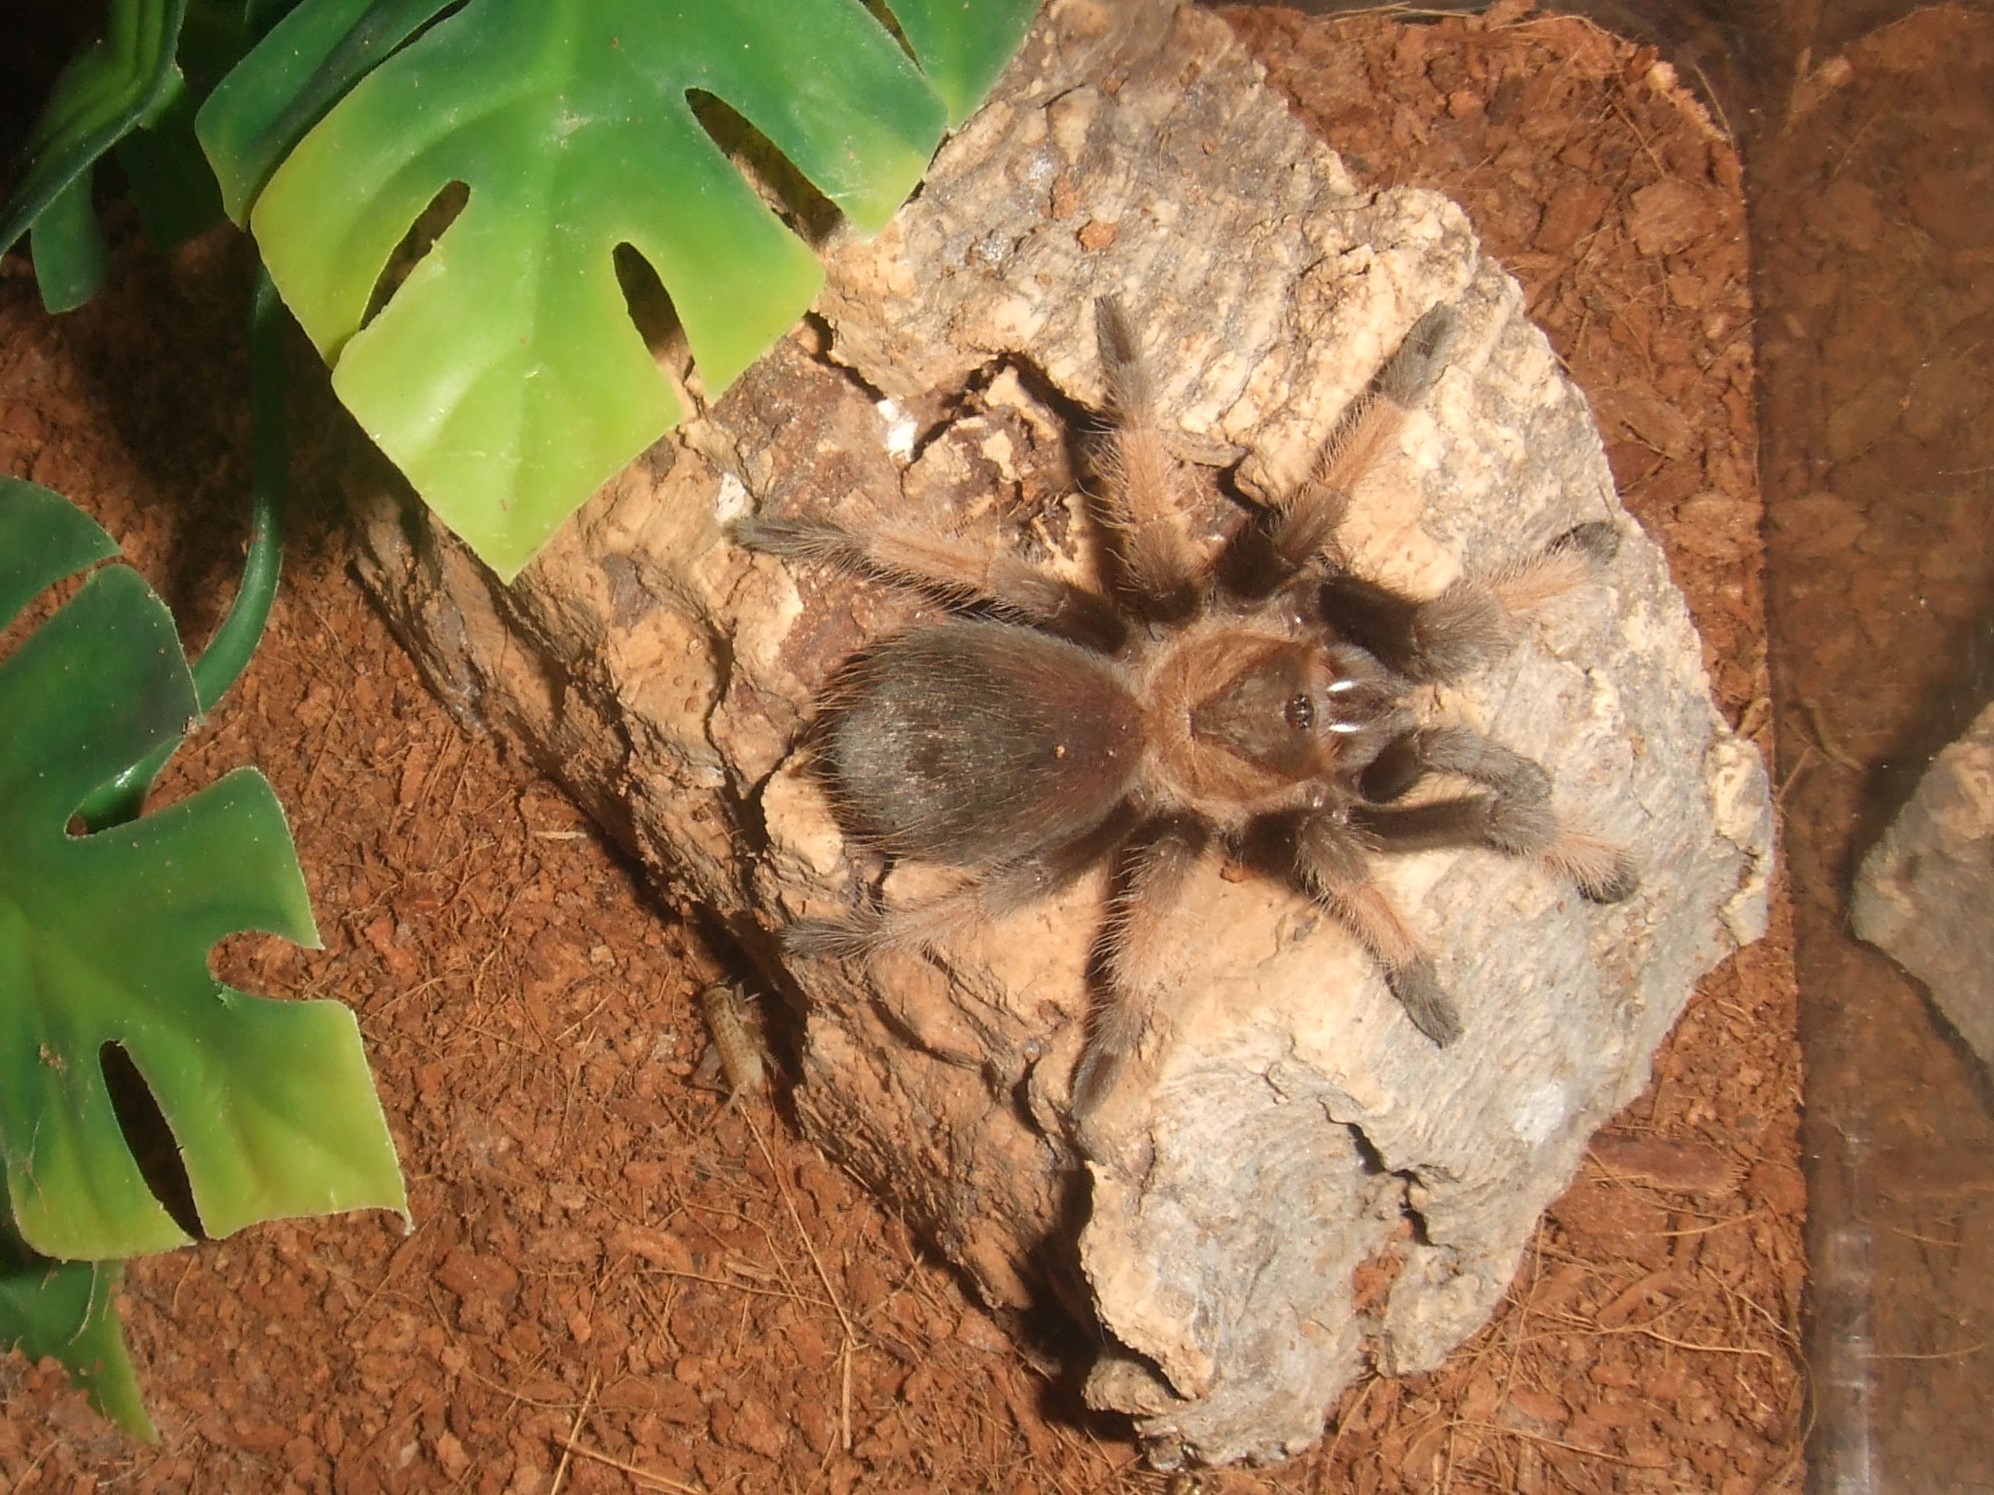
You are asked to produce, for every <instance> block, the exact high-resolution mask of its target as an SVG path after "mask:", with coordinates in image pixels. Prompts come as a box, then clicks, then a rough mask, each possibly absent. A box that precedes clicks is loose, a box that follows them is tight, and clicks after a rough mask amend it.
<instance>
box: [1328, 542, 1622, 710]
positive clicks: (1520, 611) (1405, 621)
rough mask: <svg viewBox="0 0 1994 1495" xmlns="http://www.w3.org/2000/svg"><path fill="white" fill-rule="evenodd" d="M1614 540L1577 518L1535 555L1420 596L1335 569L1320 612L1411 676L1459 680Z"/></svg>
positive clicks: (1601, 558)
mask: <svg viewBox="0 0 1994 1495" xmlns="http://www.w3.org/2000/svg"><path fill="white" fill-rule="evenodd" d="M1619 545H1620V533H1619V531H1618V530H1617V529H1615V528H1614V526H1613V525H1612V523H1611V522H1609V521H1607V520H1595V521H1593V522H1591V523H1588V524H1581V525H1578V526H1576V527H1574V528H1572V529H1569V530H1567V531H1565V533H1564V534H1562V535H1559V536H1558V537H1557V538H1556V539H1555V540H1553V541H1552V542H1551V543H1550V544H1549V545H1546V546H1545V547H1544V548H1543V549H1542V550H1540V551H1539V552H1538V553H1537V554H1536V555H1534V556H1531V557H1529V558H1527V559H1525V560H1523V561H1520V562H1516V563H1514V564H1511V565H1508V566H1504V567H1500V568H1498V569H1496V570H1493V571H1490V572H1488V573H1486V574H1483V575H1480V576H1469V577H1463V578H1461V579H1460V580H1459V581H1456V582H1455V583H1454V584H1453V585H1452V586H1450V587H1448V588H1447V590H1446V591H1444V592H1442V593H1441V594H1440V595H1439V596H1437V597H1432V598H1428V599H1427V600H1425V601H1420V600H1418V599H1416V598H1412V597H1408V596H1406V595H1404V594H1403V593H1401V592H1397V591H1394V590H1393V589H1392V588H1390V587H1387V586H1384V585H1383V584H1381V583H1379V582H1375V581H1369V580H1366V579H1365V578H1364V577H1361V576H1355V575H1352V574H1349V573H1347V572H1345V573H1339V574H1336V575H1333V576H1330V577H1328V578H1326V579H1325V580H1324V582H1323V584H1322V589H1321V593H1320V601H1321V606H1322V613H1323V619H1324V621H1325V622H1327V623H1328V624H1329V625H1330V627H1332V628H1333V629H1335V630H1336V631H1337V632H1338V633H1340V634H1342V635H1343V636H1344V637H1346V638H1348V639H1350V640H1351V641H1352V642H1354V643H1357V644H1361V645H1362V646H1363V647H1364V648H1366V649H1368V650H1369V651H1370V652H1371V653H1373V654H1375V655H1376V656H1377V657H1378V658H1379V660H1381V661H1382V662H1383V663H1384V664H1385V665H1386V666H1387V667H1388V668H1390V669H1393V670H1396V671H1398V672H1399V673H1400V674H1401V675H1404V676H1406V677H1407V678H1409V679H1412V680H1419V681H1434V680H1458V679H1460V678H1461V677H1462V676H1463V675H1466V674H1468V673H1469V672H1470V671H1472V670H1474V669H1476V668H1477V667H1479V666H1481V665H1483V664H1485V663H1487V662H1488V661H1489V660H1491V659H1493V658H1495V657H1496V656H1497V655H1499V654H1500V653H1502V652H1503V651H1504V650H1505V649H1507V648H1509V646H1510V645H1511V644H1512V643H1513V642H1514V641H1515V637H1516V630H1515V620H1516V619H1517V618H1519V617H1522V616H1524V615H1525V614H1527V613H1530V612H1533V611H1535V610H1536V609H1538V608H1540V607H1543V606H1544V605H1545V604H1546V603H1549V602H1551V601H1553V600H1555V599H1556V598H1558V597H1561V596H1563V595H1564V594H1565V593H1566V592H1569V591H1571V590H1572V589H1573V588H1575V587H1578V586H1581V585H1583V584H1584V583H1586V582H1587V581H1590V580H1592V579H1593V578H1594V577H1595V576H1596V575H1597V574H1598V571H1599V568H1600V567H1601V566H1603V565H1604V564H1605V563H1606V562H1607V561H1609V560H1611V559H1612V557H1613V554H1614V552H1615V551H1616V550H1617V549H1618V548H1619Z"/></svg>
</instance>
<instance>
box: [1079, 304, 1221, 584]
mask: <svg viewBox="0 0 1994 1495" xmlns="http://www.w3.org/2000/svg"><path fill="white" fill-rule="evenodd" d="M1094 324H1095V332H1096V335H1097V336H1098V338H1099V340H1100V348H1101V372H1102V374H1103V376H1104V378H1105V379H1106V381H1107V386H1108V411H1107V413H1108V417H1109V419H1110V421H1111V422H1112V425H1111V429H1110V433H1109V440H1108V442H1107V445H1106V447H1105V449H1104V450H1103V452H1102V453H1101V455H1100V456H1099V458H1098V459H1097V461H1096V466H1097V468H1098V469H1099V473H1100V476H1101V478H1102V479H1103V480H1104V486H1103V491H1102V492H1101V494H1100V495H1099V499H1100V504H1101V511H1102V512H1101V517H1102V521H1103V522H1104V524H1105V525H1106V527H1107V529H1108V531H1109V533H1110V536H1111V538H1112V539H1113V541H1114V548H1115V557H1116V559H1117V560H1118V561H1119V562H1120V563H1121V567H1122V570H1123V572H1124V573H1125V576H1124V578H1123V580H1124V583H1125V587H1124V590H1125V591H1126V593H1127V597H1128V603H1129V606H1130V607H1131V608H1133V609H1134V610H1135V611H1136V612H1137V613H1139V614H1141V615H1142V616H1143V617H1145V618H1148V619H1150V620H1151V621H1154V622H1161V623H1176V622H1182V621H1183V620H1184V619H1186V618H1189V617H1190V616H1191V615H1192V614H1193V613H1195V612H1196V611H1197V610H1198V607H1199V605H1200V603H1202V602H1203V600H1204V598H1205V595H1206V592H1207V590H1208V583H1207V580H1206V574H1205V573H1206V568H1205V565H1204V562H1203V561H1202V559H1201V558H1200V557H1199V555H1198V553H1197V552H1196V551H1195V550H1194V549H1193V548H1192V546H1191V542H1190V541H1189V540H1188V539H1187V538H1186V537H1185V534H1184V530H1183V523H1182V516H1183V512H1184V500H1183V494H1182V492H1181V491H1180V484H1181V479H1180V477H1179V475H1178V471H1177V463H1176V460H1175V459H1174V458H1173V457H1172V456H1171V455H1170V452H1169V450H1168V447H1167V445H1166V443H1165V441H1164V436H1163V427H1162V425H1161V424H1160V423H1159V422H1158V420H1157V417H1156V392H1155V388H1154V386H1153V385H1152V383H1151V381H1150V375H1149V364H1148V362H1147V360H1145V359H1144V357H1143V354H1142V344H1141V343H1140V341H1139V340H1138V339H1137V337H1136V332H1135V324H1134V323H1133V322H1132V321H1130V319H1129V314H1128V312H1127V311H1126V310H1124V309H1123V307H1122V303H1121V302H1120V301H1118V300H1117V299H1115V298H1114V297H1113V296H1103V297H1102V298H1101V299H1100V300H1099V301H1097V302H1096V303H1095V304H1094Z"/></svg>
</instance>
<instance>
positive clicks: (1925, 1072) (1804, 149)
mask: <svg viewBox="0 0 1994 1495" xmlns="http://www.w3.org/2000/svg"><path fill="white" fill-rule="evenodd" d="M1762 21H1763V27H1762V30H1761V31H1760V33H1759V34H1758V35H1757V36H1755V37H1754V38H1753V44H1754V45H1755V46H1757V47H1759V48H1760V49H1761V53H1762V56H1763V57H1764V58H1765V60H1766V65H1765V66H1763V67H1762V68H1760V69H1759V70H1758V81H1759V92H1758V97H1757V108H1756V110H1755V111H1754V114H1753V116H1752V118H1751V120H1750V122H1749V124H1748V126H1747V128H1746V131H1745V145H1746V152H1747V163H1748V171H1747V182H1748V192H1749V193H1750V194H1751V209H1752V230H1753V232H1752V238H1753V245H1752V248H1753V253H1754V256H1755V258H1756V264H1757V274H1756V294H1757V299H1758V352H1759V367H1760V390H1761V399H1760V409H1761V422H1762V424H1761V440H1762V443H1763V450H1762V455H1761V470H1762V474H1763V479H1764V485H1765V497H1766V506H1767V516H1768V524H1769V534H1768V564H1769V577H1768V583H1769V585H1768V597H1769V603H1770V609H1771V626H1772V639H1771V645H1772V663H1773V679H1774V686H1775V705H1776V709H1777V713H1778V716H1777V720H1778V727H1779V742H1780V758H1781V761H1780V763H1779V764H1778V766H1777V773H1778V781H1779V783H1780V785H1781V787H1782V792H1783V805H1784V810H1785V832H1786V841H1785V844H1786V851H1787V865H1788V869H1789V883H1790V887H1791V889H1792V894H1793V899H1794V908H1795V929H1796V937H1797V951H1796V954H1797V963H1798V974H1799V979H1800V985H1801V1008H1800V1011H1801V1037H1802V1044H1803V1049H1804V1055H1805V1062H1806V1066H1807V1086H1806V1098H1807V1112H1808V1114H1807V1123H1806V1130H1805V1132H1804V1137H1805V1139H1806V1147H1807V1151H1808V1154H1809V1156H1808V1158H1807V1165H1808V1176H1809V1187H1810V1196H1811V1197H1810V1204H1809V1208H1810V1226H1809V1246H1810V1257H1811V1280H1812V1286H1813V1293H1812V1303H1813V1313H1812V1326H1811V1330H1810V1344H1809V1356H1810V1360H1811V1363H1812V1370H1813V1382H1814V1397H1815V1407H1816V1416H1815V1432H1814V1436H1813V1439H1812V1442H1811V1444H1810V1450H1809V1453H1810V1465H1811V1468H1812V1481H1813V1486H1814V1488H1815V1489H1817V1490H1821V1491H1832V1492H1837V1495H1839V1492H1844V1491H1846V1492H1869V1491H1878V1492H1897V1491H1923V1490H1955V1489H1958V1490H1967V1489H1989V1488H1994V1422H1990V1420H1989V1419H1988V1418H1987V1416H1986V1415H1985V1411H1986V1408H1987V1407H1988V1406H1989V1405H1990V1403H1991V1402H1994V1105H1990V1099H1991V1098H1994V1088H1990V1083H1989V1071H1988V1068H1987V1067H1986V1066H1987V1063H1988V1061H1989V1059H1990V1058H1994V1055H1990V1054H1989V1053H1988V1052H1987V1049H1988V1047H1989V1045H1987V1043H1986V1038H1987V1035H1988V1034H1989V1033H1990V1032H1994V1011H1990V1010H1989V1004H1990V1002H1994V986H1990V984H1989V983H1990V970H1991V969H1994V900H1990V896H1989V889H1990V886H1994V884H1990V883H1989V881H1988V880H1987V877H1986V874H1987V871H1988V863H1989V846H1990V843H1989V841H1988V840H1987V836H1988V830H1989V823H1990V820H1994V784H1990V783H1989V782H1988V781H1987V780H1986V778H1985V768H1984V766H1982V767H1979V768H1974V767H1971V766H1968V767H1967V769H1966V779H1965V781H1964V782H1963V783H1962V784H1961V785H1960V787H1959V788H1957V789H1956V790H1955V791H1954V795H1953V798H1954V803H1952V804H1951V805H1950V806H1949V807H1946V808H1944V809H1943V810H1942V812H1941V814H1940V816H1939V817H1938V820H1937V821H1934V822H1931V823H1932V824H1933V825H1934V826H1935V827H1936V828H1938V829H1942V830H1944V829H1947V826H1946V825H1945V824H1944V823H1943V822H1946V821H1950V822H1951V824H1950V827H1949V830H1950V835H1951V837H1952V841H1953V844H1952V845H1950V846H1947V845H1944V844H1943V843H1942V842H1931V843H1929V844H1927V845H1925V846H1924V847H1922V849H1920V850H1918V851H1917V852H1916V853H1915V854H1914V855H1912V856H1911V857H1910V858H1909V859H1906V858H1905V857H1902V856H1900V857H1899V858H1897V865H1896V866H1895V868H1894V869H1892V870H1891V871H1890V872H1888V873H1886V874H1884V875H1885V877H1886V878H1887V879H1889V880H1890V882H1891V883H1893V884H1894V885H1891V886H1886V887H1884V888H1883V890H1882V892H1881V893H1879V892H1877V891H1876V890H1875V886H1874V884H1875V879H1876V877H1877V868H1878V864H1877V863H1876V862H1869V863H1867V864H1866V863H1865V858H1866V857H1867V856H1868V854H1869V853H1870V852H1871V851H1872V849H1873V848H1874V847H1875V846H1876V844H1877V842H1878V840H1879V837H1881V836H1882V835H1883V834H1884V833H1885V831H1886V829H1887V828H1888V827H1890V826H1891V825H1892V823H1893V821H1896V820H1897V818H1898V817H1899V815H1900V813H1902V812H1904V810H1905V807H1906V804H1907V801H1908V800H1909V799H1910V798H1911V797H1912V795H1913V793H1914V791H1916V792H1918V793H1919V798H1920V801H1921V804H1924V806H1925V808H1929V797H1930V795H1931V793H1932V792H1933V791H1932V790H1930V789H1929V788H1928V789H1926V790H1923V791H1919V790H1918V785H1919V783H1920V781H1921V780H1922V779H1923V778H1924V777H1925V776H1926V775H1927V773H1928V772H1930V771H1931V770H1932V768H1933V764H1934V759H1935V755H1937V754H1938V752H1939V751H1940V750H1941V749H1942V748H1945V747H1946V745H1947V744H1949V743H1952V742H1954V741H1955V740H1956V739H1959V738H1960V737H1961V735H1962V734H1963V733H1965V732H1967V731H1968V729H1969V728H1970V726H1971V725H1972V723H1973V720H1974V718H1975V717H1976V715H1978V714H1979V713H1980V712H1981V711H1982V710H1983V709H1984V708H1985V707H1986V706H1987V704H1988V701H1989V696H1990V684H1994V681H1991V680H1990V671H1989V664H1990V651H1989V650H1988V648H1987V646H1986V645H1987V637H1988V632H1987V629H1988V622H1989V619H1990V617H1994V532H1990V523H1989V521H1990V509H1994V503H1990V500H1991V499H1994V424H1990V420H1989V416H1990V414H1991V413H1994V411H1990V406H1994V12H1990V11H1989V10H1988V9H1986V8H1984V7H1971V6H1963V5H1938V6H1924V7H1914V6H1912V5H1909V4H1893V5H1879V4H1875V3H1864V0H1858V3H1852V4H1836V3H1832V0H1830V3H1828V4H1825V5H1821V6H1813V5H1808V4H1804V3H1803V4H1794V5H1792V6H1790V7H1782V8H1780V9H1778V10H1776V11H1774V12H1771V13H1768V14H1766V15H1765V16H1764V17H1763V18H1762ZM1961 766H1962V760H1961V759H1960V758H1959V757H1958V755H1957V753H1949V754H1948V757H1947V768H1949V769H1950V770H1952V771H1955V772H1957V771H1958V770H1959V769H1960V768H1961ZM1944 771H1946V770H1944V769H1942V770H1941V772H1944ZM1976 776H1978V777H1979V782H1978V784H1977V787H1976V785H1975V783H1974V779H1975V777H1976ZM1962 794H1963V795H1964V796H1965V797H1964V798H1963V799H1962V798H1960V796H1961V795H1962ZM1976 795H1977V797H1978V804H1977V808H1976V806H1975V804H1974V798H1975V796H1976ZM1918 813H1919V812H1918V811H1913V812H1912V814H1913V816H1914V817H1915V816H1916V815H1917V814H1918ZM1975 821H1977V829H1976V826H1975V824H1974V823H1973V822H1975ZM1897 834H1903V832H1902V831H1900V832H1898V833H1897ZM1976 840H1977V843H1978V844H1977V848H1976V846H1975V845H1974V844H1973V843H1974V842H1975V841H1976ZM1921 857H1922V859H1923V861H1924V864H1925V865H1924V867H1923V868H1922V869H1921V868H1920V867H1919V865H1918V863H1919V859H1920V858H1921ZM1976 859H1977V861H1978V863H1979V874H1980V879H1979V882H1978V890H1977V892H1969V893H1968V894H1967V895H1966V897H1965V900H1964V901H1960V902H1955V901H1953V900H1951V899H1949V898H1948V897H1947V896H1946V895H1945V894H1944V892H1943V891H1942V890H1941V889H1940V887H1939V886H1938V884H1937V883H1934V882H1933V881H1932V880H1931V877H1930V876H1927V874H1932V875H1936V876H1937V877H1938V878H1939V880H1940V881H1941V882H1942V881H1944V880H1946V879H1947V878H1952V879H1953V880H1954V881H1956V880H1957V878H1956V876H1955V874H1959V873H1962V872H1971V870H1972V863H1973V862H1974V861H1975V860H1976ZM1859 880H1868V881H1870V882H1871V884H1872V890H1871V891H1870V892H1868V893H1866V894H1865V895H1863V896H1864V897H1865V898H1867V899H1870V900H1875V899H1877V898H1879V897H1881V898H1883V899H1884V900H1885V901H1886V902H1887V903H1888V904H1889V905H1891V906H1894V908H1895V909H1896V911H1897V913H1898V914H1899V915H1901V916H1902V917H1901V919H1897V920H1894V921H1893V922H1900V923H1903V924H1905V925H1906V926H1907V927H1906V929H1904V930H1903V931H1901V932H1898V933H1897V936H1896V939H1894V940H1893V941H1892V944H1893V948H1896V949H1898V950H1899V953H1900V954H1904V955H1905V958H1906V959H1907V961H1908V962H1909V963H1911V964H1912V965H1913V966H1914V967H1916V968H1918V969H1919V970H1920V971H1921V973H1923V974H1926V975H1928V976H1931V977H1932V985H1931V987H1930V989H1929V990H1928V989H1927V988H1926V987H1925V986H1924V985H1922V984H1921V983H1920V982H1919V981H1916V980H1914V979H1912V978H1911V977H1910V976H1908V975H1907V974H1906V973H1905V971H1904V969H1903V968H1901V967H1900V966H1899V965H1897V964H1896V963H1894V962H1893V961H1892V960H1891V959H1890V958H1888V957H1886V956H1885V955H1883V954H1882V953H1880V952H1879V951H1878V950H1876V949H1875V948H1873V947H1871V946H1870V945H1868V944H1865V943H1862V942H1861V941H1859V940H1858V939H1857V938H1856V937H1855V934H1854V932H1853V930H1852V927H1851V889H1852V887H1853V886H1854V885H1855V884H1856V883H1857V882H1858V881H1859ZM1858 907H1860V904H1858ZM1874 907H1875V905H1874V904H1872V908H1871V909H1870V910H1869V911H1868V913H1869V915H1870V916H1869V917H1868V918H1861V917H1859V918H1858V920H1857V924H1856V927H1860V928H1862V929H1863V932H1864V933H1867V934H1872V935H1874V934H1877V933H1878V930H1877V928H1876V927H1874V926H1875V923H1876V921H1875V918H1874ZM1920 926H1922V927H1921V928H1920ZM1906 940H1910V941H1922V942H1923V944H1924V945H1925V947H1926V948H1925V949H1924V950H1918V949H1916V948H1915V946H1913V945H1906V944H1903V943H1901V942H1902V941H1906ZM1934 949H1936V950H1937V951H1938V952H1940V965H1941V966H1944V967H1947V969H1946V970H1944V971H1937V970H1935V968H1933V967H1932V966H1931V965H1930V964H1929V962H1930V955H1931V952H1932V950H1934ZM1976 1002H1977V1004H1978V1013H1977V1018H1976V1013H1975V1011H1974V1004H1975V1003H1976ZM1942 1009H1944V1010H1942ZM1976 1028H1978V1029H1979V1031H1980V1034H1981V1037H1982V1050H1981V1052H1978V1053H1977V1052H1976V1051H1975V1049H1974V1047H1973V1045H1972V1043H1971V1042H1970V1040H1969V1038H1968V1037H1966V1036H1963V1035H1971V1034H1973V1033H1975V1031H1976Z"/></svg>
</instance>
